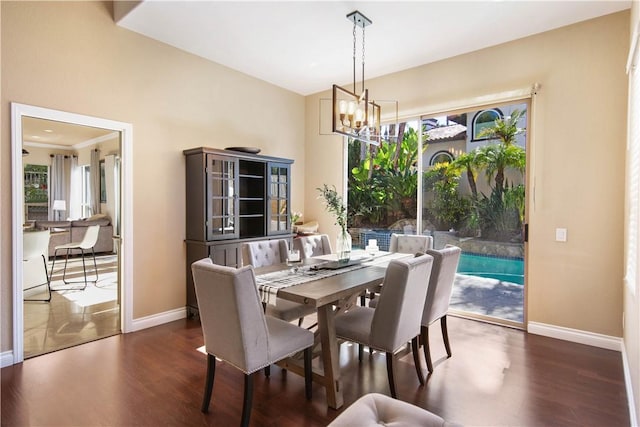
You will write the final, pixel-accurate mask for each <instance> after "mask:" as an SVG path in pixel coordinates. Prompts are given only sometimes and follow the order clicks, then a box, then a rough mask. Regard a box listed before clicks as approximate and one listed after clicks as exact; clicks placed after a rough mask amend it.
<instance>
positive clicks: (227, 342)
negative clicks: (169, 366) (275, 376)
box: [191, 258, 313, 426]
mask: <svg viewBox="0 0 640 427" xmlns="http://www.w3.org/2000/svg"><path fill="white" fill-rule="evenodd" d="M191 271H192V273H193V282H194V286H195V291H196V299H197V303H198V310H199V314H200V321H201V324H202V332H203V335H204V344H205V349H206V352H207V376H206V382H205V387H204V397H203V400H202V407H201V410H202V412H208V411H209V404H210V401H211V394H212V391H213V381H214V377H215V369H216V358H218V359H220V360H222V361H224V362H227V363H228V364H229V365H231V366H233V367H235V368H237V369H239V370H240V371H242V372H243V373H244V401H243V406H242V420H241V423H240V425H241V426H247V425H248V424H249V418H250V416H251V404H252V400H253V373H255V372H256V371H258V370H260V369H262V368H266V367H267V366H269V365H271V364H272V363H275V362H277V361H279V360H282V359H285V358H287V357H289V356H292V355H294V354H296V353H299V352H301V351H303V352H304V372H305V395H306V398H307V399H311V380H312V378H311V375H312V373H311V349H312V346H313V333H312V332H310V331H308V330H306V329H303V328H300V327H298V326H295V325H292V324H291V323H288V322H285V321H283V320H280V319H276V318H273V317H270V316H265V314H264V312H263V310H262V304H261V302H260V296H259V295H258V288H257V286H256V282H255V275H254V272H253V267H252V266H245V267H241V268H239V269H236V268H233V267H226V266H221V265H216V264H214V263H213V261H212V260H211V259H210V258H205V259H202V260H200V261H196V262H194V263H193V264H192V265H191Z"/></svg>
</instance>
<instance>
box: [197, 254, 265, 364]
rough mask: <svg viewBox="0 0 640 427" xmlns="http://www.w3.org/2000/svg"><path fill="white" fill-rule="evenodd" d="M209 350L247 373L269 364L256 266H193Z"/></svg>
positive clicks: (206, 261) (210, 263) (207, 260)
mask: <svg viewBox="0 0 640 427" xmlns="http://www.w3.org/2000/svg"><path fill="white" fill-rule="evenodd" d="M191 271H192V273H193V283H194V286H195V290H196V298H197V301H198V310H199V314H200V322H201V324H202V332H203V335H204V344H205V348H206V350H207V353H209V354H212V355H214V356H217V357H219V358H220V359H223V360H225V361H226V362H228V363H230V364H231V365H233V366H235V367H236V368H238V369H240V370H241V371H243V372H244V373H247V374H248V373H251V372H254V371H256V370H258V369H261V368H262V367H264V366H266V364H268V348H269V345H268V331H267V323H266V320H265V315H264V312H263V310H262V304H261V302H260V296H259V295H258V288H257V286H256V283H255V275H254V273H253V267H252V266H250V265H249V266H245V267H242V268H238V269H236V268H233V267H226V266H222V265H216V264H214V263H213V261H211V259H210V258H205V259H202V260H200V261H196V262H194V263H193V264H192V265H191Z"/></svg>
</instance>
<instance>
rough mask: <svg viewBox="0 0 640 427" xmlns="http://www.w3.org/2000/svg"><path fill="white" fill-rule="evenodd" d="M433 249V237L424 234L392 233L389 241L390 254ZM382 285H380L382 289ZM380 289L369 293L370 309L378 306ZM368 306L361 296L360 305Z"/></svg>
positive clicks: (422, 251)
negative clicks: (377, 298) (377, 299)
mask: <svg viewBox="0 0 640 427" xmlns="http://www.w3.org/2000/svg"><path fill="white" fill-rule="evenodd" d="M432 248H433V237H431V236H425V235H424V234H397V233H392V234H391V239H390V241H389V252H397V253H402V254H417V253H426V252H427V250H429V249H432ZM381 286H382V284H380V287H381ZM380 287H378V289H374V290H372V291H371V292H369V307H374V308H375V306H376V304H377V301H376V299H375V298H376V295H377V294H378V293H379V292H380ZM365 304H366V300H365V294H362V295H361V296H360V305H362V306H364V305H365Z"/></svg>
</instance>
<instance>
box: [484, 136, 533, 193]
mask: <svg viewBox="0 0 640 427" xmlns="http://www.w3.org/2000/svg"><path fill="white" fill-rule="evenodd" d="M526 158H527V155H526V153H525V151H524V150H523V149H522V148H520V147H518V146H516V145H512V144H509V145H507V144H502V143H501V144H495V145H493V144H492V145H486V146H484V147H482V148H480V149H478V152H477V154H476V164H481V165H483V166H484V168H485V174H486V176H487V179H488V180H491V178H492V177H493V176H495V187H494V188H495V191H496V192H497V193H498V194H502V192H503V190H504V179H505V178H504V171H505V169H507V168H514V169H517V170H519V171H520V172H521V173H524V170H525V166H526Z"/></svg>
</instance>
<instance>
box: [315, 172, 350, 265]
mask: <svg viewBox="0 0 640 427" xmlns="http://www.w3.org/2000/svg"><path fill="white" fill-rule="evenodd" d="M317 190H318V191H319V192H320V196H321V197H322V198H323V199H324V203H325V207H326V208H327V210H328V211H329V212H330V213H332V214H334V215H335V217H336V222H335V224H336V225H337V226H338V227H340V231H339V232H338V238H337V240H336V254H337V255H338V260H339V261H344V262H347V261H349V258H350V257H351V235H350V234H349V232H348V231H347V207H346V206H345V205H344V202H343V200H342V197H340V195H339V194H338V192H337V191H336V188H335V186H334V187H332V188H329V187H328V186H327V184H324V185H323V186H322V188H317Z"/></svg>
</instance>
